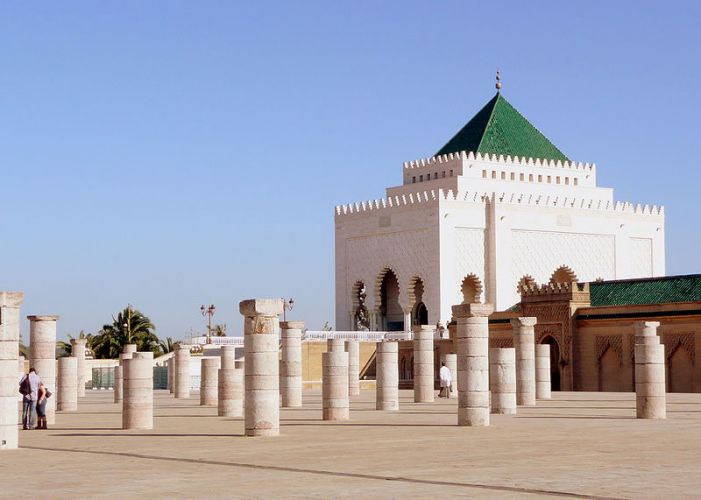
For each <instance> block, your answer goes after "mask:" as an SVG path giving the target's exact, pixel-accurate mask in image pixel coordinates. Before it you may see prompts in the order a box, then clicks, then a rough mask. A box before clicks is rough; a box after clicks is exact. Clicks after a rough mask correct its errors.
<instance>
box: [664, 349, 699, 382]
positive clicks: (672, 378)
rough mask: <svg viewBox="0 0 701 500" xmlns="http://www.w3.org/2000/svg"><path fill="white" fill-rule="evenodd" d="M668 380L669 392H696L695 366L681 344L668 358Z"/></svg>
mask: <svg viewBox="0 0 701 500" xmlns="http://www.w3.org/2000/svg"><path fill="white" fill-rule="evenodd" d="M667 380H669V384H668V385H669V388H668V391H669V392H694V364H693V361H692V359H691V356H690V355H689V352H688V351H687V350H686V349H685V348H684V347H682V345H681V344H677V346H676V347H675V348H674V350H673V351H672V353H671V354H670V355H669V357H668V358H667Z"/></svg>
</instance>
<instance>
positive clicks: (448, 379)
mask: <svg viewBox="0 0 701 500" xmlns="http://www.w3.org/2000/svg"><path fill="white" fill-rule="evenodd" d="M438 377H439V378H440V379H441V391H440V392H439V393H438V397H439V398H449V397H450V386H451V385H452V383H453V376H452V375H451V374H450V368H448V367H447V366H445V361H443V362H441V369H440V371H439V372H438Z"/></svg>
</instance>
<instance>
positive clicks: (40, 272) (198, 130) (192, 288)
mask: <svg viewBox="0 0 701 500" xmlns="http://www.w3.org/2000/svg"><path fill="white" fill-rule="evenodd" d="M700 19H701V2H692V1H689V2H671V1H666V2H640V1H628V2H604V1H596V2H562V1H557V2H521V1H514V2H509V1H500V2H467V1H458V2H445V1H442V2H429V1H426V2H408V1H401V2H399V1H397V2H390V1H383V2H376V1H353V2H321V1H320V2H279V3H278V2H233V1H221V2H213V1H197V2H192V1H168V2H143V1H122V2H87V1H86V2H4V3H3V4H2V5H1V6H0V169H1V178H0V179H1V180H0V185H1V186H2V189H1V190H0V192H1V193H2V215H3V217H2V232H1V233H0V234H2V244H1V246H0V257H1V260H0V262H2V270H1V272H0V289H2V290H22V291H24V292H25V293H26V299H25V306H24V308H23V311H22V314H23V316H25V315H26V314H59V315H61V317H62V318H61V320H60V322H59V337H63V336H65V335H66V334H69V333H70V334H75V333H77V332H78V331H79V330H81V329H85V330H87V331H95V330H97V329H98V328H99V327H100V326H101V325H102V324H103V323H105V322H108V321H109V319H110V316H111V315H112V314H113V313H116V311H118V310H119V309H120V308H122V307H124V306H125V305H126V303H127V302H131V303H132V304H134V305H135V306H136V307H138V308H139V309H141V310H143V311H144V312H145V313H146V314H147V315H149V316H150V317H151V318H152V320H153V321H154V322H155V323H156V325H157V333H158V334H159V335H160V336H172V337H175V338H181V337H183V335H184V334H185V332H186V331H188V330H189V329H190V327H193V328H195V329H196V330H197V329H200V330H202V328H203V325H204V320H203V318H202V317H201V316H200V313H199V306H200V304H201V303H207V304H209V303H214V304H215V305H217V307H218V313H217V315H216V316H215V321H217V322H223V323H227V324H228V325H229V329H230V331H231V332H232V333H234V332H238V331H240V328H241V323H242V322H241V317H240V315H239V313H238V302H239V301H240V300H241V299H244V298H250V297H256V296H286V297H289V296H292V297H294V298H295V300H296V302H297V307H296V308H295V309H294V310H293V311H292V315H291V316H292V317H294V318H295V319H303V320H306V321H307V324H308V326H309V327H310V328H313V329H318V328H320V327H321V326H322V325H323V323H324V322H325V321H329V322H330V323H331V324H333V322H334V299H333V294H334V291H333V282H334V268H333V206H334V205H336V204H339V203H344V202H350V201H358V200H363V199H370V198H379V197H381V196H382V195H383V193H384V188H385V187H386V186H389V185H396V184H399V183H401V164H402V162H403V161H406V160H412V159H417V158H421V157H425V156H429V155H431V154H432V153H434V152H435V151H436V150H437V149H438V148H439V147H440V146H442V145H443V143H444V142H445V141H446V140H447V139H449V138H450V137H451V136H452V134H453V133H455V132H456V131H457V130H458V129H459V128H460V127H461V126H462V125H463V124H464V123H465V122H466V121H467V119H469V118H470V117H471V116H472V115H473V114H474V113H475V112H476V111H477V110H478V109H479V108H480V107H481V106H482V105H483V104H484V103H485V102H486V101H487V100H488V99H490V98H491V97H492V95H493V92H494V70H495V68H496V67H497V66H498V67H500V68H501V70H502V73H503V79H504V90H503V93H504V95H505V96H506V97H507V98H508V99H509V101H510V102H511V103H512V104H514V105H515V106H516V107H517V108H518V109H519V110H520V111H521V112H522V113H524V114H525V115H526V116H527V117H528V118H529V119H530V120H531V121H532V122H533V123H534V124H535V125H536V126H537V127H538V128H539V129H541V130H542V131H543V132H544V133H545V134H546V135H547V136H548V137H549V138H550V139H551V140H552V141H553V142H554V143H555V144H556V145H558V146H559V147H560V148H561V149H562V150H563V151H564V152H565V153H566V154H567V155H568V156H569V157H571V158H573V159H575V160H578V161H589V162H595V163H596V164H597V166H598V175H599V181H600V184H601V185H604V186H611V187H614V188H616V197H617V199H620V200H624V201H633V202H648V203H658V204H664V205H665V206H666V210H667V212H666V213H667V272H668V274H680V273H695V272H700V271H701V265H700V264H699V250H698V249H699V247H701V231H700V225H701V222H700V220H701V213H700V210H699V200H698V196H699V194H698V193H699V186H700V185H701V173H699V172H700V169H699V158H701V155H700V154H699V153H700V152H699V149H700V144H701V140H700V137H701V126H700V125H699V123H701V122H700V120H699V116H700V110H701V97H700V95H701V93H699V90H698V89H700V88H701V65H700V64H699V61H701V51H700V50H699V49H700V48H701V46H700V43H701V42H699V36H698V22H699V20H700ZM27 329H28V327H27V324H26V321H25V323H24V324H23V334H24V337H25V340H26V339H27V335H28V334H27Z"/></svg>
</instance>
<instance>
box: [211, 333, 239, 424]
mask: <svg viewBox="0 0 701 500" xmlns="http://www.w3.org/2000/svg"><path fill="white" fill-rule="evenodd" d="M217 414H218V415H219V416H220V417H242V416H243V368H236V348H235V347H234V346H222V349H221V368H220V369H219V404H218V406H217Z"/></svg>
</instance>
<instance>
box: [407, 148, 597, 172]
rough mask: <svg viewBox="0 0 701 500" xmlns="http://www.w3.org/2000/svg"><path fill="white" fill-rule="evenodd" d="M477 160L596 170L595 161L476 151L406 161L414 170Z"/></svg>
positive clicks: (588, 170) (528, 165) (511, 164)
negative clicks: (583, 161)
mask: <svg viewBox="0 0 701 500" xmlns="http://www.w3.org/2000/svg"><path fill="white" fill-rule="evenodd" d="M459 160H462V161H477V162H482V161H483V162H490V163H499V164H503V165H508V166H514V165H522V166H527V167H543V168H559V169H566V170H575V171H582V172H593V171H595V170H596V164H594V163H582V162H575V161H561V160H557V161H556V160H547V159H541V158H530V157H528V158H527V157H525V156H522V157H519V156H509V155H507V156H504V155H496V154H491V155H490V154H482V153H479V152H478V153H474V152H472V151H461V152H459V153H449V154H445V155H437V156H431V157H428V158H421V159H419V160H412V161H407V162H404V169H405V170H412V169H417V168H422V167H426V166H435V165H438V164H443V163H451V162H455V161H459Z"/></svg>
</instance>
